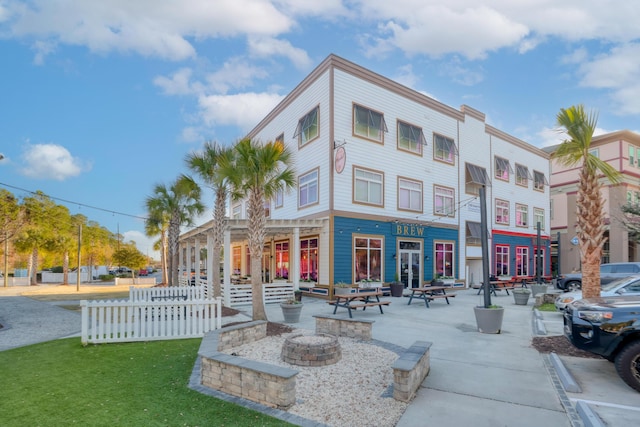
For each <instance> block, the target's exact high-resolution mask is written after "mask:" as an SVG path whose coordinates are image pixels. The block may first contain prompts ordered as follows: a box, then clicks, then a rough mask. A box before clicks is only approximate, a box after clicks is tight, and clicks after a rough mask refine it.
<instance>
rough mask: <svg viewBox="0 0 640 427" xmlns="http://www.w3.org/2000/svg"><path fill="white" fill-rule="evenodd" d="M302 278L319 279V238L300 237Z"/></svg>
mask: <svg viewBox="0 0 640 427" xmlns="http://www.w3.org/2000/svg"><path fill="white" fill-rule="evenodd" d="M300 279H301V280H306V281H310V282H317V281H318V238H317V237H316V238H313V239H300Z"/></svg>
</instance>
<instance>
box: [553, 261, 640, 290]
mask: <svg viewBox="0 0 640 427" xmlns="http://www.w3.org/2000/svg"><path fill="white" fill-rule="evenodd" d="M633 274H640V262H612V263H609V264H602V265H600V284H601V285H604V284H606V283H609V282H611V281H613V280H616V279H620V278H623V277H629V276H631V275H633ZM556 286H557V288H558V289H562V290H564V291H577V290H579V289H582V273H570V274H563V275H562V276H560V277H559V278H558V280H557V282H556Z"/></svg>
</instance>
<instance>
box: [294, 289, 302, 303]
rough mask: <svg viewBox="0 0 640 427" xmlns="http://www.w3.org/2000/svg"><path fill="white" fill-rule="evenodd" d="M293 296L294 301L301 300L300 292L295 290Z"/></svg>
mask: <svg viewBox="0 0 640 427" xmlns="http://www.w3.org/2000/svg"><path fill="white" fill-rule="evenodd" d="M293 297H294V298H295V300H296V301H298V302H301V301H302V292H300V291H295V292H294V293H293Z"/></svg>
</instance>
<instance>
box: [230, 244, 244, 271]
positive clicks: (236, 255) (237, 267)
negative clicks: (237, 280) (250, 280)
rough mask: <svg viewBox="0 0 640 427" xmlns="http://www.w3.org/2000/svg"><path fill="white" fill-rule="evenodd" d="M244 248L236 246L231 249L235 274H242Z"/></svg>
mask: <svg viewBox="0 0 640 427" xmlns="http://www.w3.org/2000/svg"><path fill="white" fill-rule="evenodd" d="M241 252H242V248H241V247H240V246H234V247H233V248H232V249H231V253H232V255H231V258H232V261H231V265H232V266H233V274H238V275H239V274H242V270H241V268H242V257H241Z"/></svg>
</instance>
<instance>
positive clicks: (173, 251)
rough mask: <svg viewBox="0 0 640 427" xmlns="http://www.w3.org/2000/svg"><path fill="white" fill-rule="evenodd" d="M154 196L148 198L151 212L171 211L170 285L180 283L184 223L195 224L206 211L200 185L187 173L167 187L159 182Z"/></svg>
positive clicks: (169, 234)
mask: <svg viewBox="0 0 640 427" xmlns="http://www.w3.org/2000/svg"><path fill="white" fill-rule="evenodd" d="M153 193H154V197H149V198H147V202H146V204H147V209H148V210H149V212H155V213H159V212H164V213H169V228H168V230H167V231H168V240H169V251H168V252H169V282H168V285H169V286H177V284H178V268H177V267H178V238H179V237H180V227H181V226H182V225H188V226H191V225H193V220H194V218H195V217H196V216H197V215H200V214H201V213H202V212H203V211H204V206H203V205H202V203H201V202H200V193H201V191H200V187H199V186H198V184H196V182H195V181H194V180H193V178H191V177H190V176H187V175H181V176H180V177H178V179H176V181H175V182H174V183H173V184H172V185H171V187H169V188H167V187H166V186H165V185H163V184H157V185H156V186H155V187H154V189H153Z"/></svg>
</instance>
